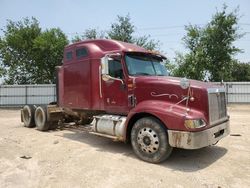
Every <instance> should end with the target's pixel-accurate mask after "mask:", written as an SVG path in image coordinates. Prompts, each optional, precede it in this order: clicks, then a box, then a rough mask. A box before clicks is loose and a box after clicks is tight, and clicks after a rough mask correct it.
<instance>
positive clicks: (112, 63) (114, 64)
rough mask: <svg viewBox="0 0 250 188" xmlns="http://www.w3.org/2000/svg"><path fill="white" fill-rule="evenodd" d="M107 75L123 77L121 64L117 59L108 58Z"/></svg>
mask: <svg viewBox="0 0 250 188" xmlns="http://www.w3.org/2000/svg"><path fill="white" fill-rule="evenodd" d="M108 65H109V75H110V76H111V77H114V78H119V79H123V71H122V64H121V62H120V61H118V60H114V59H112V60H109V61H108Z"/></svg>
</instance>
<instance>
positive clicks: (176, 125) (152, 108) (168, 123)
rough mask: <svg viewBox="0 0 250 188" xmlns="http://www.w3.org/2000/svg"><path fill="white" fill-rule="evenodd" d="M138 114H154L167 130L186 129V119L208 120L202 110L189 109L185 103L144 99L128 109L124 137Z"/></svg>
mask: <svg viewBox="0 0 250 188" xmlns="http://www.w3.org/2000/svg"><path fill="white" fill-rule="evenodd" d="M183 103H184V102H183ZM140 114H150V115H152V116H155V117H156V118H158V119H159V120H160V121H161V122H162V123H163V124H164V125H165V127H166V129H169V130H179V131H181V130H183V131H187V128H186V127H185V126H184V121H185V120H186V119H198V118H202V119H204V120H205V122H206V123H207V122H208V121H207V119H206V118H205V116H204V114H203V113H202V112H200V111H197V110H195V109H189V108H187V107H186V106H185V104H178V105H175V104H174V103H171V102H168V101H160V100H146V101H143V102H141V103H139V104H138V105H137V106H136V107H135V108H133V109H132V110H130V112H129V114H128V116H127V120H126V125H125V126H126V127H125V133H124V134H125V137H124V138H127V131H129V130H130V128H131V127H132V126H133V123H131V122H133V119H134V118H136V117H137V116H140ZM200 130H201V129H199V131H200ZM188 131H190V130H188ZM197 131H198V130H197Z"/></svg>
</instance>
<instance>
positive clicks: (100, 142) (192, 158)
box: [62, 130, 227, 172]
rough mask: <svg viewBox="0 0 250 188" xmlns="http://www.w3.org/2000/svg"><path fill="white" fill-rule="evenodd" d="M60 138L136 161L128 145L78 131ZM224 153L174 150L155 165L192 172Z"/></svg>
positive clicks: (220, 150) (218, 150)
mask: <svg viewBox="0 0 250 188" xmlns="http://www.w3.org/2000/svg"><path fill="white" fill-rule="evenodd" d="M62 137H64V138H67V139H70V140H74V141H78V142H82V143H84V144H87V145H90V146H91V147H94V148H96V150H97V151H100V152H111V153H116V154H122V155H124V156H127V157H130V158H133V159H138V158H137V157H136V156H135V154H134V152H133V149H132V147H131V145H130V144H124V143H122V142H115V141H112V140H111V139H108V138H104V137H100V136H96V135H91V134H88V133H85V132H82V131H78V130H70V131H68V132H66V133H63V136H62ZM226 153H227V149H226V148H223V147H220V146H211V147H206V148H202V149H198V150H184V149H177V148H175V149H174V150H173V153H172V154H171V156H170V158H169V159H167V160H166V161H165V162H163V163H160V164H157V165H159V166H162V167H165V168H168V169H172V170H173V171H182V172H193V171H198V170H201V169H204V168H206V167H208V166H210V165H211V164H213V163H215V162H216V161H217V160H219V159H220V158H222V157H223V156H224V155H225V154H226ZM138 160H140V159H138Z"/></svg>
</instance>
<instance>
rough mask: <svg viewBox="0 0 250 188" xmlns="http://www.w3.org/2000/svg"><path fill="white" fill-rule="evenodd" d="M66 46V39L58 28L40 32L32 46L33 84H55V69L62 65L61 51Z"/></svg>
mask: <svg viewBox="0 0 250 188" xmlns="http://www.w3.org/2000/svg"><path fill="white" fill-rule="evenodd" d="M67 44H68V40H67V37H66V36H65V34H64V33H63V32H62V31H61V30H60V29H58V28H52V29H48V30H45V31H44V32H42V33H41V34H40V35H39V36H38V37H37V38H36V39H35V40H34V44H33V49H34V51H33V52H34V55H33V60H34V62H35V67H36V68H37V70H36V72H34V73H33V75H32V76H31V78H33V80H34V82H35V83H55V67H56V66H58V65H61V64H62V58H63V49H64V47H65V45H67Z"/></svg>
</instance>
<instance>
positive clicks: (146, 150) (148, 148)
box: [131, 117, 173, 163]
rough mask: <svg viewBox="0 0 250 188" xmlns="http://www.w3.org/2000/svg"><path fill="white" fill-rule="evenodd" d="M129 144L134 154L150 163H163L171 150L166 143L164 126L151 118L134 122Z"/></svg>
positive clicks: (166, 137)
mask: <svg viewBox="0 0 250 188" xmlns="http://www.w3.org/2000/svg"><path fill="white" fill-rule="evenodd" d="M131 144H132V147H133V150H134V152H135V154H136V155H137V156H138V157H139V158H140V159H142V160H144V161H147V162H150V163H160V162H163V161H164V160H166V159H167V158H168V157H169V156H170V155H171V153H172V150H173V148H172V147H171V146H170V145H169V143H168V136H167V133H166V130H165V129H164V125H162V123H161V122H160V121H159V120H158V119H156V118H153V117H144V118H141V119H139V120H137V121H136V123H135V124H134V126H133V128H132V131H131Z"/></svg>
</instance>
